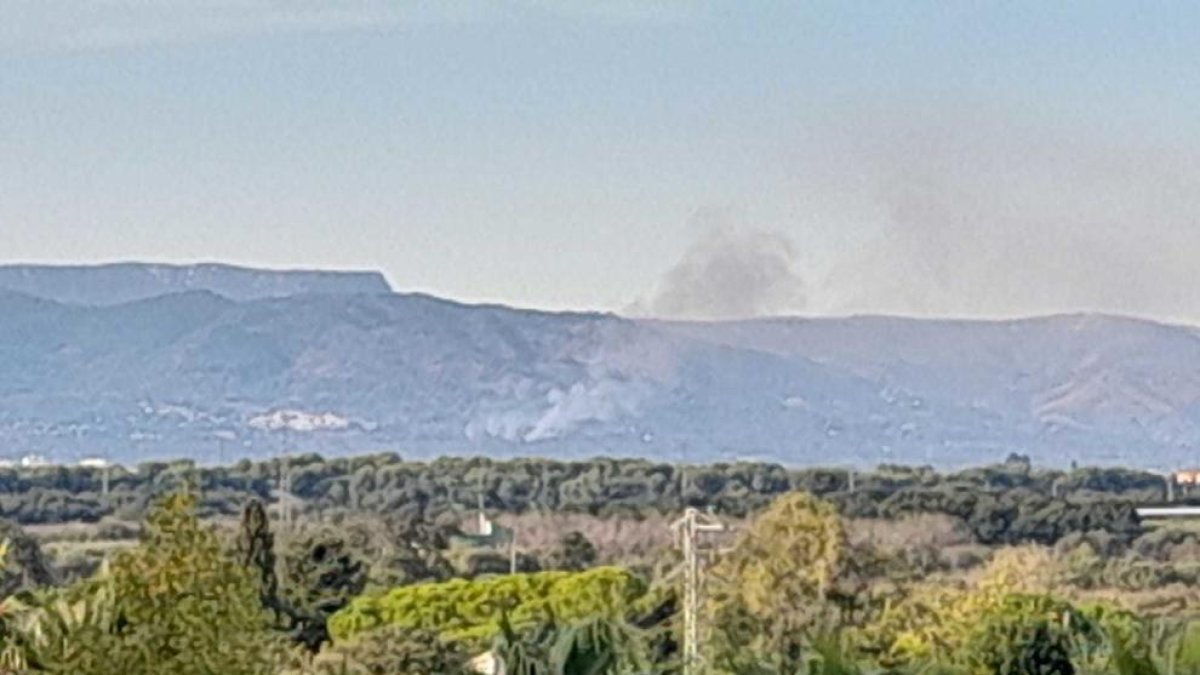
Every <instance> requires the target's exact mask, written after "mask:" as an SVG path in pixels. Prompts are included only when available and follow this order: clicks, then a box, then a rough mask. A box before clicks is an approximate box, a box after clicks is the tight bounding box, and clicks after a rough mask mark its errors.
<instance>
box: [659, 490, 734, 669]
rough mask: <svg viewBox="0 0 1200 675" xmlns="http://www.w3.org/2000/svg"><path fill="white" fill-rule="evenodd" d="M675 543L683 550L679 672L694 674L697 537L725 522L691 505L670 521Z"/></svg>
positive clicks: (697, 621) (720, 527)
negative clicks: (681, 630) (681, 647)
mask: <svg viewBox="0 0 1200 675" xmlns="http://www.w3.org/2000/svg"><path fill="white" fill-rule="evenodd" d="M671 530H672V531H673V532H674V533H675V542H676V545H677V546H679V548H680V550H681V551H682V552H683V675H696V673H698V672H699V669H700V665H701V663H700V612H701V610H702V608H701V603H702V598H701V590H702V587H703V582H704V580H703V572H704V570H703V569H702V568H701V560H700V558H701V553H702V549H701V537H702V536H703V535H704V534H705V533H708V532H724V531H725V525H724V524H723V523H721V521H719V520H717V519H716V518H714V517H713V516H710V515H708V514H705V513H701V512H700V511H699V510H697V509H694V508H688V509H687V510H686V511H684V512H683V517H682V518H680V519H679V520H677V521H675V522H674V523H672V524H671Z"/></svg>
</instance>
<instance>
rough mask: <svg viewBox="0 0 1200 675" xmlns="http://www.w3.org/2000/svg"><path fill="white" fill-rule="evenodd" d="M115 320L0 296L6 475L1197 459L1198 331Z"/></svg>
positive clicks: (273, 311)
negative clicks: (35, 467) (415, 465)
mask: <svg viewBox="0 0 1200 675" xmlns="http://www.w3.org/2000/svg"><path fill="white" fill-rule="evenodd" d="M372 288H374V286H372ZM93 304H94V306H83V305H78V304H66V303H62V302H55V301H52V300H46V299H44V298H35V297H32V296H30V295H27V294H21V293H14V292H5V293H0V317H3V321H0V455H4V454H8V455H19V454H24V453H27V452H37V453H40V454H44V455H50V456H51V457H57V458H59V459H63V460H66V459H70V458H74V457H80V456H85V455H92V454H101V453H105V454H109V455H110V456H112V457H113V458H116V459H120V460H122V461H136V460H138V459H143V458H150V457H157V458H162V457H168V456H177V455H187V456H192V457H196V458H198V459H201V460H205V461H210V460H212V461H215V460H216V459H217V458H218V452H220V451H221V449H222V448H223V451H224V453H225V457H226V459H233V458H236V457H239V456H257V457H261V456H264V455H266V454H268V453H271V452H273V451H275V450H276V449H279V448H283V447H287V448H290V449H296V450H306V451H307V450H312V451H318V452H322V453H326V454H341V453H349V452H363V451H374V450H381V449H388V450H395V451H398V452H400V453H402V454H405V455H409V456H429V455H433V454H441V453H471V454H478V453H488V454H492V455H495V456H509V455H517V454H527V455H543V456H552V457H557V458H567V457H588V456H594V455H599V454H619V455H640V456H645V457H648V458H652V459H659V460H669V461H678V460H680V459H688V460H694V461H702V460H703V461H720V460H731V459H736V458H757V459H769V460H774V461H781V462H785V463H791V464H812V463H818V464H850V463H857V464H876V463H879V462H903V463H913V462H916V463H932V464H935V465H939V466H957V465H965V464H978V463H980V462H985V461H994V460H999V459H1003V458H1004V457H1005V456H1006V455H1007V454H1008V453H1009V452H1022V453H1027V454H1029V455H1031V456H1033V457H1034V458H1035V459H1036V460H1038V461H1045V462H1050V463H1056V464H1066V463H1068V462H1070V461H1071V460H1073V459H1075V460H1078V461H1079V462H1080V463H1087V464H1092V463H1100V464H1105V463H1109V464H1111V463H1124V464H1130V465H1136V466H1143V467H1159V466H1161V467H1167V466H1174V465H1179V464H1195V463H1196V460H1195V459H1194V453H1193V448H1196V447H1198V446H1200V406H1198V405H1197V402H1198V401H1200V335H1198V334H1197V332H1196V331H1195V330H1194V329H1192V328H1187V327H1180V326H1167V325H1160V324H1155V323H1150V322H1144V321H1136V320H1132V319H1122V318H1111V317H1103V316H1061V317H1050V318H1040V319H1029V320H1022V321H1004V322H962V321H922V320H913V319H899V318H886V317H865V318H851V319H779V320H759V321H744V322H731V323H677V322H659V321H634V320H629V319H624V318H620V317H616V316H611V315H602V314H591V313H546V312H537V311H527V310H519V309H512V308H507V307H497V306H470V305H463V304H458V303H454V302H449V301H446V300H441V299H438V298H433V297H429V296H424V295H404V294H393V293H377V292H363V293H345V294H340V295H334V294H323V293H316V294H301V295H288V296H286V297H269V298H263V299H252V300H241V301H239V300H235V299H231V298H230V297H228V296H227V295H225V294H218V293H217V292H212V290H211V289H210V290H206V291H193V292H186V293H175V294H169V295H160V296H157V297H152V298H148V299H143V300H139V301H136V302H127V303H122V304H110V303H101V302H97V303H93Z"/></svg>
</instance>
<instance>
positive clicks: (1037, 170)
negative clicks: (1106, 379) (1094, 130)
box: [819, 115, 1200, 321]
mask: <svg viewBox="0 0 1200 675" xmlns="http://www.w3.org/2000/svg"><path fill="white" fill-rule="evenodd" d="M926 119H929V120H930V123H929V124H928V125H919V124H914V123H912V122H911V118H909V121H907V122H905V121H899V122H898V123H897V121H895V120H892V121H890V122H889V123H886V124H879V125H877V126H875V125H866V126H864V127H862V128H858V129H855V130H853V131H851V132H850V133H848V134H846V135H847V136H848V137H852V138H854V139H855V141H854V142H852V143H847V144H845V145H844V146H843V147H842V148H840V149H839V150H837V151H834V153H830V154H835V153H837V154H840V157H841V161H842V162H843V167H842V168H843V170H844V175H843V176H842V177H841V178H842V180H841V186H843V189H845V190H846V191H847V192H850V193H855V194H856V199H857V201H858V203H860V204H871V205H872V208H873V209H874V217H873V218H872V219H871V220H872V222H871V223H870V227H869V228H863V229H864V230H866V231H869V232H870V235H869V236H867V237H865V238H864V240H863V242H862V245H860V246H859V247H857V248H856V249H855V250H843V251H840V252H839V254H838V255H837V256H835V257H836V262H834V263H832V264H831V265H830V268H829V270H828V277H827V279H826V280H825V282H824V283H823V284H822V285H821V302H820V303H819V304H820V305H821V307H820V309H822V310H825V311H832V312H835V313H839V314H840V313H854V312H881V313H900V314H915V315H926V316H1015V315H1029V314H1049V313H1059V312H1077V311H1099V312H1109V313H1119V314H1132V315H1138V316H1148V317H1153V318H1162V319H1168V320H1191V321H1194V320H1196V319H1198V318H1200V304H1197V302H1196V301H1195V300H1194V297H1193V296H1194V293H1193V289H1195V288H1197V287H1198V286H1200V265H1197V264H1196V260H1197V259H1200V163H1198V162H1197V161H1196V160H1195V159H1194V154H1192V153H1191V152H1189V151H1187V150H1186V148H1185V147H1184V146H1183V145H1182V144H1180V145H1178V146H1175V145H1173V144H1171V143H1160V144H1157V145H1156V144H1151V143H1146V142H1145V141H1146V139H1144V138H1142V139H1141V142H1140V143H1138V144H1127V143H1126V142H1125V140H1124V139H1126V138H1128V137H1126V136H1121V135H1117V134H1112V133H1111V132H1107V131H1106V132H1104V133H1103V134H1093V135H1089V134H1087V133H1085V131H1084V130H1081V129H1065V130H1064V129H1049V128H1046V127H1037V126H1028V125H1021V124H1018V123H1016V122H1015V121H1013V120H1003V119H997V118H991V119H952V118H950V117H949V116H947V115H943V116H941V117H940V118H939V117H937V116H929V117H927V118H926ZM836 219H837V215H836V214H829V220H830V221H831V222H836ZM856 225H860V226H861V225H862V223H861V222H860V223H857V224H856Z"/></svg>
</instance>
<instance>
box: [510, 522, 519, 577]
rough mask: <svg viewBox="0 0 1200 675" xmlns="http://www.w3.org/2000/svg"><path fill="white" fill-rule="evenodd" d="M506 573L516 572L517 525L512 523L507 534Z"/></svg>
mask: <svg viewBox="0 0 1200 675" xmlns="http://www.w3.org/2000/svg"><path fill="white" fill-rule="evenodd" d="M508 536H509V539H508V573H509V574H516V573H517V527H516V526H515V525H514V526H513V528H512V530H511V532H510V534H509V535H508Z"/></svg>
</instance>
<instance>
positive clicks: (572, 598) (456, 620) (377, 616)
mask: <svg viewBox="0 0 1200 675" xmlns="http://www.w3.org/2000/svg"><path fill="white" fill-rule="evenodd" d="M646 591H647V588H646V584H645V583H644V582H643V581H642V580H641V579H639V578H637V577H635V576H633V575H632V574H631V573H629V572H627V571H625V570H621V569H617V568H613V567H598V568H595V569H592V570H588V571H586V572H580V573H569V572H538V573H535V574H512V575H507V576H502V577H494V578H489V579H478V580H473V581H468V580H465V579H454V580H451V581H447V582H442V583H429V584H417V585H414V586H403V587H400V588H396V589H393V590H391V591H388V592H387V593H383V594H376V595H366V596H360V597H358V598H356V599H354V600H353V601H351V603H350V604H349V606H347V607H346V608H345V609H343V610H342V611H340V612H338V613H337V614H334V615H333V617H331V618H330V620H329V631H330V634H331V635H332V636H333V638H334V640H335V642H339V643H340V642H342V641H345V640H349V639H352V638H353V637H355V636H357V635H360V634H362V633H364V632H366V631H370V630H373V629H376V628H379V627H382V626H399V627H402V628H406V629H412V630H427V631H437V632H439V633H440V634H441V635H442V636H443V637H445V638H447V639H452V640H468V641H484V640H487V639H490V638H491V637H493V636H494V635H496V633H497V631H498V630H499V626H500V620H501V617H502V616H503V614H504V613H505V612H507V613H508V614H509V616H510V617H511V619H512V622H513V623H514V624H515V625H518V626H522V625H532V624H538V623H542V622H545V621H547V620H550V619H551V618H553V619H556V620H560V621H575V620H578V619H584V618H588V617H592V616H596V615H601V616H608V615H621V616H624V614H625V613H626V612H627V611H629V609H630V608H631V607H632V606H633V605H634V603H635V602H636V601H637V600H638V599H640V598H642V597H643V596H644V595H645V594H646Z"/></svg>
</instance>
